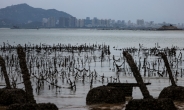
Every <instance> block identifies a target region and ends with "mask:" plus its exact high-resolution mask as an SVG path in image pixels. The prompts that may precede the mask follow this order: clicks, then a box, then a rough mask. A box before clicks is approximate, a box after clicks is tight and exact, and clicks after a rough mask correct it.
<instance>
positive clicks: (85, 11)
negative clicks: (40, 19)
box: [0, 0, 184, 24]
mask: <svg viewBox="0 0 184 110" xmlns="http://www.w3.org/2000/svg"><path fill="white" fill-rule="evenodd" d="M21 3H26V4H28V5H30V6H32V7H34V8H43V9H56V10H59V11H64V12H66V13H69V14H71V15H72V16H74V17H76V18H78V19H84V18H86V17H90V18H94V17H98V18H100V19H114V20H125V21H126V22H127V21H128V20H131V21H132V22H135V23H136V21H137V19H144V20H146V21H154V22H155V23H162V22H168V23H173V24H178V23H184V15H183V14H182V12H181V10H184V7H183V6H182V4H183V3H184V1H183V0H177V1H173V0H162V1H160V0H154V1H151V0H138V1H133V0H116V1H113V0H109V1H107V0H100V1H96V0H88V1H86V0H79V1H73V0H72V1H69V0H52V1H51V0H48V1H45V0H39V1H36V0H31V1H29V0H16V1H15V0H7V1H2V2H1V4H0V8H5V7H7V6H11V5H17V4H21Z"/></svg>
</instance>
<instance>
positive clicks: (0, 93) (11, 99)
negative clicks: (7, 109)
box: [0, 89, 26, 106]
mask: <svg viewBox="0 0 184 110" xmlns="http://www.w3.org/2000/svg"><path fill="white" fill-rule="evenodd" d="M15 103H19V104H22V103H26V93H25V91H24V90H22V89H0V105H5V106H6V105H11V104H15Z"/></svg>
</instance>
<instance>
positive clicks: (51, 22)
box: [47, 17, 56, 27]
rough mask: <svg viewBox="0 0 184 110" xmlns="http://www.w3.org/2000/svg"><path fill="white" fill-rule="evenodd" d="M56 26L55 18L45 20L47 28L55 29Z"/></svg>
mask: <svg viewBox="0 0 184 110" xmlns="http://www.w3.org/2000/svg"><path fill="white" fill-rule="evenodd" d="M55 26H56V19H55V17H50V18H48V19H47V27H55Z"/></svg>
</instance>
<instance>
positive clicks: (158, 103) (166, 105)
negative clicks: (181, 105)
mask: <svg viewBox="0 0 184 110" xmlns="http://www.w3.org/2000/svg"><path fill="white" fill-rule="evenodd" d="M125 110H177V108H176V107H175V105H174V103H173V101H172V100H171V99H168V98H165V99H133V100H131V101H129V103H128V104H127V105H126V109H125Z"/></svg>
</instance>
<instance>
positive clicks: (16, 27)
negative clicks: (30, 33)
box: [11, 26, 20, 29]
mask: <svg viewBox="0 0 184 110" xmlns="http://www.w3.org/2000/svg"><path fill="white" fill-rule="evenodd" d="M11 29H20V27H19V26H13V27H12V28H11Z"/></svg>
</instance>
